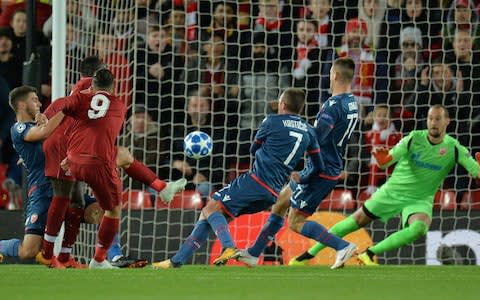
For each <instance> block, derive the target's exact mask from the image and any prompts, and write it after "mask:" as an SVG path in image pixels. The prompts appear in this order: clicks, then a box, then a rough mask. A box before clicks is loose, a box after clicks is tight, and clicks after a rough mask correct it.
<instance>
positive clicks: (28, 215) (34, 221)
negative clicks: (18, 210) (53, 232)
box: [25, 183, 53, 236]
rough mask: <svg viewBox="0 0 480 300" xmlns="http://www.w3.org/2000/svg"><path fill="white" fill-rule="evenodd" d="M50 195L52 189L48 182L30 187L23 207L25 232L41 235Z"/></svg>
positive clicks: (51, 194)
mask: <svg viewBox="0 0 480 300" xmlns="http://www.w3.org/2000/svg"><path fill="white" fill-rule="evenodd" d="M52 197H53V189H52V186H51V185H50V183H48V184H42V185H40V186H33V187H31V188H30V191H29V194H28V203H27V207H26V208H25V234H37V235H42V236H43V234H44V232H45V226H46V225H47V215H48V208H49V207H50V203H51V202H52Z"/></svg>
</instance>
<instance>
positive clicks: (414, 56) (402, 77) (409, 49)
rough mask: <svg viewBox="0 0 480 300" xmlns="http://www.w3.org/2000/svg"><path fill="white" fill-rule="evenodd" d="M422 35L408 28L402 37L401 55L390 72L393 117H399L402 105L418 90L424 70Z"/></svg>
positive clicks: (415, 29)
mask: <svg viewBox="0 0 480 300" xmlns="http://www.w3.org/2000/svg"><path fill="white" fill-rule="evenodd" d="M422 46H423V41H422V33H421V32H420V30H419V29H418V28H415V27H406V28H404V29H403V30H402V33H401V35H400V47H401V48H400V50H401V51H400V54H399V55H398V57H397V58H396V59H395V64H394V65H393V66H392V69H391V71H390V77H391V81H392V86H391V91H390V100H389V102H388V104H389V105H391V107H392V106H393V107H392V111H393V115H394V116H395V117H399V116H400V115H401V113H402V111H403V109H402V105H403V103H404V100H405V99H408V98H409V97H410V96H411V94H412V93H413V92H415V90H416V85H417V80H418V78H417V77H418V76H419V75H420V72H421V70H422V69H423V65H424V61H423V56H422V54H421V53H422Z"/></svg>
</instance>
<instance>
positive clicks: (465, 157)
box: [455, 145, 480, 178]
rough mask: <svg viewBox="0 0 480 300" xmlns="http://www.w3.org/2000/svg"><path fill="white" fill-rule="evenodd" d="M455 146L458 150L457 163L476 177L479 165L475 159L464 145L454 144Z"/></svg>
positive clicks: (479, 168) (479, 169) (479, 170)
mask: <svg viewBox="0 0 480 300" xmlns="http://www.w3.org/2000/svg"><path fill="white" fill-rule="evenodd" d="M455 147H456V148H457V151H458V163H459V164H461V165H462V166H463V167H464V168H465V170H467V171H468V173H469V174H470V175H471V176H472V177H474V178H478V176H479V172H480V166H479V165H478V163H477V161H476V160H475V159H474V158H473V157H472V155H471V154H470V152H469V151H468V149H467V148H465V147H464V146H462V145H456V146H455Z"/></svg>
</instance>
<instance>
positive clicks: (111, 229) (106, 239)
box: [93, 216, 120, 262]
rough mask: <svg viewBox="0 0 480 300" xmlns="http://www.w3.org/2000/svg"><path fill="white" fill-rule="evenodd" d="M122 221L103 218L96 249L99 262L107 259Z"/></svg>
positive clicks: (95, 257)
mask: <svg viewBox="0 0 480 300" xmlns="http://www.w3.org/2000/svg"><path fill="white" fill-rule="evenodd" d="M119 224H120V219H113V218H109V217H107V216H103V218H102V222H101V223H100V228H99V229H98V237H97V247H96V248H95V256H94V257H93V258H94V259H95V260H96V261H97V262H102V261H104V260H105V258H106V257H107V251H108V249H109V248H110V246H111V245H112V241H113V238H114V237H115V234H116V233H117V232H118V226H119Z"/></svg>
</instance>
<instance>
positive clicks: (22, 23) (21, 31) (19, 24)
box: [10, 9, 48, 62]
mask: <svg viewBox="0 0 480 300" xmlns="http://www.w3.org/2000/svg"><path fill="white" fill-rule="evenodd" d="M10 28H11V33H12V41H13V48H12V52H13V54H14V56H15V57H18V58H19V59H20V61H22V62H23V61H25V60H26V58H25V51H26V40H25V36H26V34H27V14H26V13H25V11H24V10H23V9H18V10H16V11H15V12H14V13H13V14H12V20H11V21H10ZM39 45H48V40H47V39H46V38H45V37H44V36H43V34H42V33H41V32H40V31H38V30H36V31H34V32H33V49H34V50H35V48H36V47H37V46H39ZM28 59H30V58H28Z"/></svg>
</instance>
